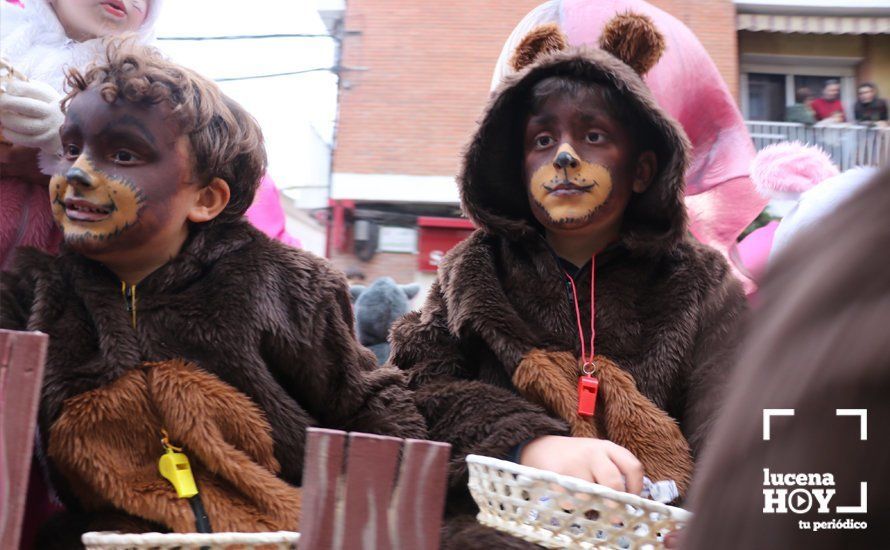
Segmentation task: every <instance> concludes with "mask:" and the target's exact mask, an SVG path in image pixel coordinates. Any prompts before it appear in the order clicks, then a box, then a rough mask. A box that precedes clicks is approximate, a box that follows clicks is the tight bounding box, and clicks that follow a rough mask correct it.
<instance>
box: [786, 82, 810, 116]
mask: <svg viewBox="0 0 890 550" xmlns="http://www.w3.org/2000/svg"><path fill="white" fill-rule="evenodd" d="M813 99H814V97H813V92H812V91H810V89H809V88H798V89H797V91H796V92H795V93H794V101H795V102H796V103H795V104H794V105H790V106H789V107H788V108H787V109H786V110H785V122H797V123H799V124H815V123H816V113H815V112H813V107H812V105H813Z"/></svg>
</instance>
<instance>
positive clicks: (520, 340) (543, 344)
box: [391, 15, 746, 548]
mask: <svg viewBox="0 0 890 550" xmlns="http://www.w3.org/2000/svg"><path fill="white" fill-rule="evenodd" d="M662 44H663V42H662V39H661V36H660V35H659V33H658V32H657V31H656V30H655V28H654V27H653V25H652V23H651V21H649V20H648V19H647V18H645V17H640V16H635V15H623V16H618V17H616V18H615V19H614V20H613V21H612V22H611V23H610V24H609V26H608V27H607V29H606V30H605V31H604V33H603V38H602V40H601V43H600V46H601V48H600V49H587V48H582V49H568V48H567V47H566V45H565V40H564V39H563V38H562V37H561V36H560V35H559V34H558V30H557V29H556V28H555V27H549V28H539V29H536V30H535V31H532V33H531V34H530V35H529V36H528V37H527V39H526V40H524V41H523V42H522V44H521V45H520V46H519V49H518V51H517V53H516V55H515V56H514V58H513V62H514V64H515V68H516V69H517V70H518V71H519V72H518V73H517V74H515V75H513V76H512V77H510V78H509V79H508V80H507V81H506V82H504V83H503V84H502V85H501V87H500V88H499V89H498V90H497V92H496V93H495V95H494V96H493V98H492V100H491V103H490V105H489V107H488V109H487V110H486V112H485V114H484V117H483V119H482V121H481V122H480V125H479V128H478V130H477V132H476V135H475V137H474V138H473V140H472V141H471V143H470V145H469V148H468V150H467V152H466V155H465V158H464V165H463V169H462V172H461V174H460V177H459V185H460V191H461V201H462V205H463V208H464V211H465V213H466V214H467V215H468V216H469V217H470V219H472V220H473V221H474V222H475V224H476V226H477V227H478V229H477V231H476V232H475V233H474V234H473V235H471V236H470V237H469V238H468V239H467V240H465V241H464V242H462V243H461V244H459V245H458V246H456V247H455V248H454V249H453V250H452V251H451V252H450V253H449V254H448V255H447V257H446V259H445V260H444V261H443V262H442V264H441V265H440V267H439V273H438V280H437V281H436V282H435V283H434V285H433V286H432V288H431V290H430V294H429V296H428V299H427V301H426V303H425V305H424V307H423V309H422V311H421V312H420V313H411V314H409V315H407V316H406V317H404V318H403V319H402V320H401V321H400V322H399V323H397V324H396V326H395V327H394V329H393V334H392V344H393V355H392V359H391V362H392V363H393V364H395V365H397V366H398V367H400V368H402V369H404V370H406V371H407V372H408V373H409V375H410V380H411V387H412V388H413V389H414V390H415V392H416V394H415V400H416V402H417V404H418V406H419V408H420V409H421V412H422V413H423V414H424V416H425V417H426V419H427V423H428V426H429V430H430V437H431V438H432V439H437V440H442V441H447V442H449V443H451V444H452V446H453V447H452V448H453V450H454V455H453V462H452V472H451V476H452V477H451V493H450V496H449V507H448V510H449V513H450V514H451V515H452V519H451V520H450V521H449V522H448V523H447V525H446V531H447V533H446V538H445V540H446V543H447V544H448V545H449V546H453V547H458V546H462V547H479V548H482V547H500V548H507V547H524V546H525V543H523V542H522V541H519V540H518V539H510V538H509V537H501V536H499V535H498V534H497V533H494V532H492V531H490V530H488V529H487V528H483V527H481V526H478V525H475V522H474V521H473V520H472V519H470V518H469V516H467V515H464V514H472V513H475V506H474V505H473V504H472V501H471V500H469V498H468V496H469V495H468V492H467V490H466V481H467V475H466V464H465V462H464V457H465V455H466V454H470V453H476V454H483V455H489V456H494V457H500V458H507V457H508V456H509V455H510V453H511V451H512V450H513V449H514V448H515V447H516V446H517V445H518V444H521V443H523V442H525V441H529V440H531V439H533V438H536V437H539V436H543V435H566V434H569V433H571V434H573V435H578V436H588V437H596V436H599V437H604V438H608V439H611V440H613V441H614V442H616V443H618V444H620V445H623V446H625V447H626V448H628V449H629V450H630V451H631V452H633V453H634V454H635V455H636V456H637V457H638V458H639V459H640V461H641V462H642V464H643V466H644V470H645V472H646V474H647V475H648V476H650V477H651V478H652V479H666V478H667V479H674V480H675V481H677V483H678V485H679V487H680V489H681V491H682V490H685V488H686V486H687V485H688V483H689V479H690V476H691V470H692V456H693V455H695V454H697V453H698V451H699V450H700V449H701V447H702V444H703V442H704V438H705V436H706V434H707V430H708V426H709V423H710V421H711V419H712V418H713V416H714V413H715V409H716V408H717V405H718V403H719V400H720V394H721V390H720V387H721V385H722V382H723V381H724V379H725V376H726V371H727V368H728V367H729V365H730V363H731V355H732V354H733V351H734V348H735V346H736V343H737V336H736V330H735V328H736V325H737V322H738V321H739V319H740V317H741V316H742V314H743V312H744V310H745V307H746V305H745V299H744V295H743V293H742V289H741V286H740V284H739V283H738V282H737V281H736V280H735V279H734V277H733V276H732V274H731V273H730V271H729V268H728V266H727V264H726V262H725V261H724V260H723V258H722V257H721V256H720V254H718V253H717V252H716V251H714V250H712V249H710V248H708V247H706V246H703V245H701V244H699V243H696V242H694V241H692V240H691V238H690V237H689V236H688V235H687V232H686V215H685V210H684V205H683V191H684V183H683V174H684V171H685V169H686V166H687V148H688V144H687V140H686V137H685V135H684V134H683V131H682V129H681V128H680V127H679V125H678V124H677V123H676V122H674V121H673V120H672V119H670V118H669V117H668V116H667V115H666V114H665V113H664V112H663V111H662V110H661V109H660V108H659V107H658V105H657V104H656V103H655V101H654V99H653V98H652V95H651V93H650V91H649V90H648V88H647V87H646V85H645V84H644V83H643V80H642V79H641V77H640V74H638V72H639V73H644V72H645V71H646V70H647V69H648V68H649V67H651V66H652V65H653V64H654V63H655V61H657V59H658V57H659V56H660V54H661V49H662ZM526 65H527V66H526ZM551 76H565V77H570V78H573V79H577V80H580V81H584V82H591V83H597V84H599V85H603V86H608V87H610V88H612V89H613V90H615V91H616V92H617V93H618V94H620V96H621V97H623V98H624V100H626V102H627V103H628V105H629V107H630V108H631V109H633V110H634V111H636V112H637V114H638V115H639V116H640V117H641V119H642V120H645V121H647V122H648V123H649V124H650V125H651V127H652V128H653V129H654V130H653V133H654V134H655V135H653V136H652V138H653V142H654V150H655V153H656V156H657V161H658V171H657V174H656V176H655V178H654V180H653V182H652V184H651V185H650V186H649V187H648V189H647V190H646V191H645V192H643V193H641V194H638V195H634V197H633V198H632V199H631V201H630V203H629V204H628V206H627V209H626V211H625V213H624V217H623V225H622V231H621V237H620V241H619V242H618V243H617V244H615V245H612V246H610V247H608V248H607V249H606V250H604V251H603V252H601V253H599V254H598V255H597V258H596V267H595V269H596V277H595V279H596V288H595V293H596V350H597V353H598V355H597V358H596V361H595V364H596V370H595V374H596V376H598V377H599V380H600V391H599V398H598V399H599V401H600V404H598V405H597V413H596V416H595V420H594V422H591V421H590V420H588V419H585V418H582V417H580V416H579V415H578V414H577V399H578V397H577V383H578V376H579V374H580V370H581V365H580V362H579V357H580V352H581V350H580V349H579V338H578V326H577V324H576V313H575V308H574V303H573V301H572V297H571V294H572V292H571V289H570V288H569V287H568V284H569V283H568V281H567V279H566V274H565V272H564V271H563V267H562V265H561V261H560V260H559V259H558V258H556V257H555V254H554V253H553V252H552V250H551V249H550V247H549V245H548V244H547V242H546V240H545V239H544V238H543V235H542V233H541V229H540V226H539V225H538V224H537V222H536V221H535V218H534V217H533V215H532V212H531V210H530V207H529V204H528V198H527V194H526V192H525V190H524V189H523V187H522V181H523V180H522V172H521V171H522V158H523V153H522V143H521V136H522V135H523V128H524V121H525V114H526V113H525V111H524V110H525V109H527V107H526V106H527V105H528V98H529V93H530V90H531V89H532V87H533V86H534V85H535V84H536V83H538V82H540V81H541V80H543V79H545V78H548V77H551ZM517 136H519V137H517ZM589 266H590V264H588V267H587V268H586V269H585V270H583V271H582V272H581V273H580V274H579V275H578V276H577V277H575V282H576V283H577V286H578V288H579V289H585V288H590V284H591V273H590V268H589ZM578 294H579V295H580V298H581V300H580V311H582V312H586V311H590V307H591V304H590V300H589V298H588V297H586V296H585V294H586V292H579V293H578ZM567 295H568V297H567ZM581 317H582V319H583V318H584V315H582V316H581ZM582 322H583V324H584V326H583V331H584V333H585V334H590V328H591V327H590V326H589V321H588V320H587V319H583V321H582ZM678 425H679V427H678ZM687 440H688V444H687ZM690 446H691V454H690ZM505 539H510V540H505Z"/></svg>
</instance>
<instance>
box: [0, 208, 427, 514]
mask: <svg viewBox="0 0 890 550" xmlns="http://www.w3.org/2000/svg"><path fill="white" fill-rule="evenodd" d="M120 285H121V283H120V280H118V278H117V277H116V276H114V274H113V273H111V272H110V271H108V270H107V269H106V268H105V267H103V266H102V265H101V264H98V263H96V262H93V261H91V260H88V259H86V258H84V257H82V256H79V255H77V254H74V253H72V252H70V251H67V250H64V248H63V251H62V252H61V254H60V255H59V256H58V257H55V258H54V257H51V256H49V255H47V254H44V253H41V252H38V251H36V250H29V249H23V250H22V251H20V253H19V255H18V258H17V262H16V267H15V269H14V271H13V272H11V273H4V274H3V275H2V278H0V299H2V304H3V306H2V308H0V327H2V328H9V329H14V330H40V331H43V332H45V333H47V334H49V335H50V345H49V351H48V356H47V363H46V373H45V378H44V383H43V390H42V396H41V404H40V410H39V425H40V431H41V434H43V436H44V441H43V444H44V445H46V443H47V441H46V440H45V438H46V436H47V435H48V434H51V433H53V426H54V424H55V423H56V422H58V421H59V420H60V416H61V415H62V412H63V408H64V405H63V404H64V403H65V402H66V401H67V400H68V399H70V398H72V397H75V396H78V395H82V394H84V393H86V392H91V391H95V390H100V389H101V388H105V387H107V386H109V385H111V384H113V383H115V382H116V381H118V380H120V379H121V378H122V377H124V376H126V375H127V374H128V373H132V372H133V371H134V370H138V369H141V368H142V367H141V365H143V364H144V363H146V362H164V361H170V360H174V359H185V360H187V361H189V362H191V363H194V364H195V365H197V367H199V368H200V369H201V370H202V371H204V372H206V373H208V375H213V376H215V377H216V378H218V379H219V380H220V381H221V383H223V384H225V385H227V386H229V387H231V388H234V389H235V390H237V391H238V392H240V394H243V395H245V396H246V397H247V398H249V400H250V401H251V402H252V403H253V404H254V405H255V406H256V407H257V409H258V410H259V411H260V412H261V413H262V416H263V418H264V422H265V423H267V424H268V426H269V428H270V430H271V432H270V433H271V437H272V442H273V447H272V451H273V456H274V459H275V460H276V461H277V463H278V464H279V465H280V468H281V469H280V471H279V472H278V474H277V475H278V477H280V478H281V479H282V480H284V481H285V482H287V483H288V484H290V485H293V486H297V485H299V484H300V482H301V477H302V465H303V453H304V441H305V429H306V428H307V427H309V426H322V427H329V428H335V429H342V430H350V431H361V432H370V433H378V434H385V435H392V436H396V437H414V438H424V437H425V436H426V430H425V427H424V423H423V419H422V418H421V417H420V416H419V415H418V413H417V410H416V408H415V405H414V404H413V402H412V399H411V397H410V395H409V394H408V392H406V390H405V381H404V379H403V375H402V374H401V373H399V372H398V371H396V370H394V369H378V368H377V367H376V365H375V360H374V356H373V354H371V353H370V352H369V351H368V350H366V349H364V348H362V347H361V346H360V345H359V344H358V342H356V340H355V336H354V333H353V318H352V309H351V304H350V301H349V294H348V290H347V285H346V280H345V277H344V276H343V275H342V274H341V273H339V272H338V271H336V270H334V269H333V268H332V267H331V266H330V265H329V264H328V263H327V262H326V261H324V260H322V259H319V258H317V257H315V256H313V255H312V254H310V253H308V252H304V251H301V250H297V249H294V248H291V247H288V246H286V245H283V244H281V243H278V242H275V241H272V240H270V239H269V238H268V237H266V236H265V235H263V234H262V233H260V232H259V231H258V230H256V229H255V228H253V227H251V226H250V225H249V224H247V222H244V221H239V222H235V223H230V224H210V225H206V226H195V227H194V228H193V229H192V234H191V235H190V237H189V240H188V241H187V243H186V244H185V246H184V247H183V250H182V252H180V254H179V255H177V256H176V257H174V258H173V259H172V260H171V261H170V262H168V263H167V264H166V265H164V266H162V267H161V268H160V269H158V270H157V271H155V272H154V273H152V274H151V275H150V276H149V277H147V278H146V279H145V280H144V281H143V282H142V283H140V284H139V285H138V301H137V324H136V328H135V329H134V328H133V326H132V325H131V317H130V313H129V312H127V310H126V307H125V301H124V298H123V297H122V296H121V290H120V289H121V286H120ZM206 398H208V399H209V397H206ZM191 399H193V402H194V403H195V404H196V405H197V404H198V403H199V401H198V399H199V398H198V397H193V398H191ZM170 409H171V410H177V409H176V407H175V406H173V405H171V406H170ZM211 418H215V417H211ZM234 427H235V426H234V425H232V426H229V425H226V426H225V427H221V430H222V432H223V433H222V434H221V435H220V437H221V438H222V439H221V440H220V439H219V438H217V439H216V440H215V441H216V442H219V441H227V442H231V441H236V440H237V438H236V437H235V433H234V432H230V431H229V429H230V428H231V429H234ZM155 428H157V427H155ZM166 428H167V430H168V431H171V433H172V432H173V431H175V430H177V427H175V426H166ZM136 439H138V440H139V443H144V442H142V437H137V438H136ZM157 441H158V440H157V435H156V433H153V434H152V436H151V439H150V441H149V442H147V443H144V444H147V445H152V446H153V448H154V449H155V451H156V450H157ZM139 443H137V442H134V445H137V444H139ZM208 452H209V451H208ZM216 452H219V453H223V451H222V450H221V449H220V448H218V449H217V451H216ZM216 456H220V455H216ZM156 457H157V455H156ZM258 463H259V464H265V465H266V467H267V469H269V471H272V470H273V468H272V465H271V462H268V461H265V460H259V461H258ZM50 473H51V475H52V477H53V480H54V483H55V485H56V488H57V489H58V490H59V493H60V496H61V497H62V499H63V501H64V503H65V504H66V506H67V507H68V509H69V510H74V511H78V510H82V509H83V508H84V502H83V500H84V498H85V497H86V500H87V501H89V496H90V495H89V494H84V493H83V491H80V490H79V489H82V487H79V486H75V485H72V480H71V479H68V478H67V477H66V476H64V475H61V476H60V475H59V473H60V472H59V471H58V465H57V464H56V462H55V460H52V458H51V460H50ZM226 479H231V478H226ZM161 482H162V483H166V481H164V480H161ZM199 489H200V487H199ZM171 490H172V487H171ZM210 521H211V524H212V523H213V521H214V518H213V517H212V516H211V517H210Z"/></svg>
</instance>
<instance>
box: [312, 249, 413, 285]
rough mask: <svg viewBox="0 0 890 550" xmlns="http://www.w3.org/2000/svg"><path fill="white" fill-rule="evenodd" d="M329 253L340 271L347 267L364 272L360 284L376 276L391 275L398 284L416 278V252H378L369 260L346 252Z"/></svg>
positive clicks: (367, 282) (409, 281)
mask: <svg viewBox="0 0 890 550" xmlns="http://www.w3.org/2000/svg"><path fill="white" fill-rule="evenodd" d="M331 254H332V256H331V258H330V260H331V263H333V264H334V265H335V266H336V267H337V268H338V269H340V270H342V271H346V270H347V269H349V268H357V269H360V270H361V271H362V272H363V273H364V274H365V282H364V283H362V284H370V283H371V282H372V281H374V279H377V278H378V277H392V278H393V279H395V281H396V282H397V283H400V284H407V283H412V282H414V280H415V279H416V274H417V254H396V253H393V252H378V253H377V254H374V257H373V258H371V261H370V262H363V261H361V260H359V259H358V258H357V257H355V256H354V255H353V254H350V253H347V252H332V253H331Z"/></svg>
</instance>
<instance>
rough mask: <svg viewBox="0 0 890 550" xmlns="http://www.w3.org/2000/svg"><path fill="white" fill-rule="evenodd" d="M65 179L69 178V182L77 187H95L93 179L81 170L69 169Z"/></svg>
mask: <svg viewBox="0 0 890 550" xmlns="http://www.w3.org/2000/svg"><path fill="white" fill-rule="evenodd" d="M65 178H67V179H68V181H70V182H72V183H74V184H75V185H80V186H82V187H86V188H88V189H89V188H91V187H93V178H92V177H90V175H89V174H87V173H86V172H84V171H83V170H81V169H80V168H75V167H71V168H69V169H68V171H67V172H65Z"/></svg>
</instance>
